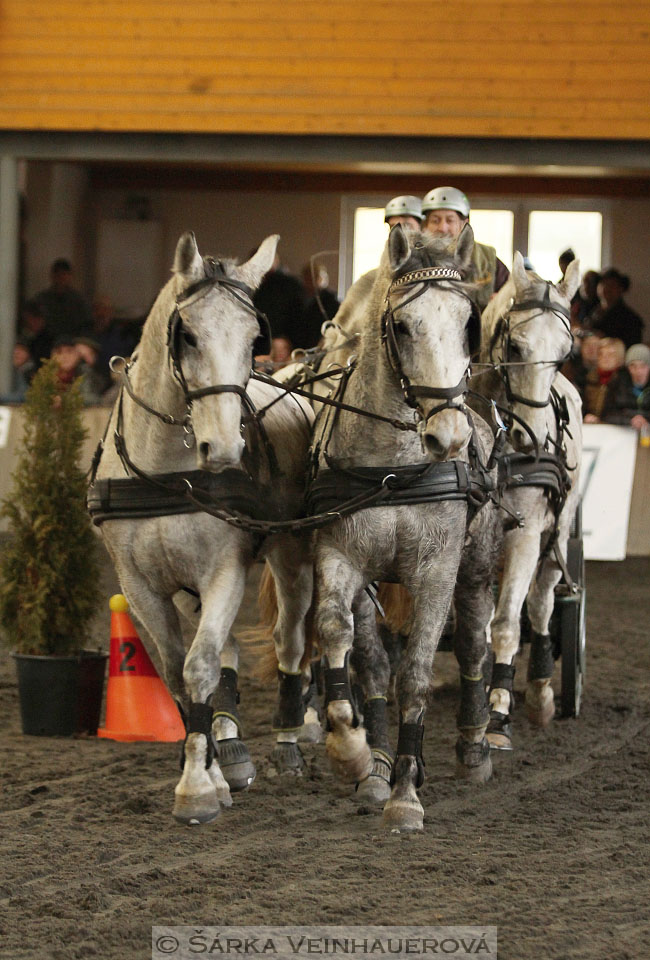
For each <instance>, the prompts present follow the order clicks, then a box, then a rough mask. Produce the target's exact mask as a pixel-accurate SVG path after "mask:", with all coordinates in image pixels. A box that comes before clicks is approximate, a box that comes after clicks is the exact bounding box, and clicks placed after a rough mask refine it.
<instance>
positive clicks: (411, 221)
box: [386, 217, 420, 230]
mask: <svg viewBox="0 0 650 960" xmlns="http://www.w3.org/2000/svg"><path fill="white" fill-rule="evenodd" d="M386 223H387V224H388V226H389V227H394V226H395V224H396V223H401V224H402V226H403V227H406V228H407V229H408V230H419V229H420V221H419V220H416V219H415V217H389V218H388V220H387V221H386Z"/></svg>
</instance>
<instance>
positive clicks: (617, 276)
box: [588, 267, 643, 347]
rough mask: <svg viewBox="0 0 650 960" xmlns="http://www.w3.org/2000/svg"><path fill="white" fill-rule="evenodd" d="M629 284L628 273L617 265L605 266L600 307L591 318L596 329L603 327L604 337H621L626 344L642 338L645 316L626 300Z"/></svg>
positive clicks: (639, 340)
mask: <svg viewBox="0 0 650 960" xmlns="http://www.w3.org/2000/svg"><path fill="white" fill-rule="evenodd" d="M629 288H630V278H629V277H626V276H625V274H623V273H620V272H619V271H618V270H616V269H615V267H610V268H609V270H605V272H604V273H603V275H602V277H601V279H600V283H599V284H598V299H599V301H600V308H599V309H597V310H596V311H594V312H593V313H592V314H591V315H590V317H589V318H588V324H589V326H590V327H591V328H592V329H593V330H600V332H601V333H602V335H603V336H604V337H614V338H617V339H619V340H622V341H623V343H624V344H625V346H626V347H631V346H633V344H635V343H640V342H641V341H642V340H643V320H642V319H641V317H640V316H639V314H638V313H636V312H635V311H634V310H632V308H631V307H628V305H627V304H626V302H625V300H623V294H624V293H626V292H627V291H628V290H629Z"/></svg>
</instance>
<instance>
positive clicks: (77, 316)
mask: <svg viewBox="0 0 650 960" xmlns="http://www.w3.org/2000/svg"><path fill="white" fill-rule="evenodd" d="M50 278H51V284H50V286H49V287H48V288H47V290H42V291H41V292H40V293H39V294H38V295H37V297H36V302H37V303H38V305H39V307H40V308H41V309H42V311H43V314H44V316H45V329H46V330H47V332H48V333H49V334H50V336H51V337H52V339H58V338H59V337H83V336H88V334H89V333H90V330H91V327H92V317H91V314H90V308H89V306H88V304H87V303H86V301H85V300H84V298H83V297H82V296H81V294H80V293H79V292H78V291H77V290H75V289H74V288H73V286H72V267H71V265H70V262H69V261H68V260H63V259H60V260H55V261H54V263H53V264H52V268H51V272H50Z"/></svg>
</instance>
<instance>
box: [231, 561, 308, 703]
mask: <svg viewBox="0 0 650 960" xmlns="http://www.w3.org/2000/svg"><path fill="white" fill-rule="evenodd" d="M257 607H258V611H259V623H258V624H257V626H256V627H253V628H252V629H251V630H247V631H245V635H244V636H243V638H242V639H243V640H244V642H246V643H248V642H251V643H254V644H255V645H256V646H257V656H256V662H255V665H254V667H253V673H254V675H255V677H257V679H258V680H261V681H262V682H263V683H268V684H271V683H273V681H274V680H276V678H277V676H278V658H277V656H276V653H275V643H274V642H273V631H274V629H275V625H276V624H277V622H278V614H279V611H278V594H277V591H276V589H275V580H274V579H273V574H272V573H271V568H270V566H269V565H268V563H267V564H265V565H264V570H263V572H262V577H261V579H260V586H259V590H258V593H257ZM316 647H317V643H316V630H315V626H314V599H313V596H312V602H311V605H310V607H309V610H308V611H307V615H306V617H305V650H304V653H303V655H302V659H301V661H300V669H301V670H303V671H306V670H307V668H308V667H309V664H310V663H311V661H312V658H313V652H314V649H315V648H316Z"/></svg>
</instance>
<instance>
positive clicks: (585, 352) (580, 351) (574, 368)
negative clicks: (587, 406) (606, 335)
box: [562, 330, 600, 404]
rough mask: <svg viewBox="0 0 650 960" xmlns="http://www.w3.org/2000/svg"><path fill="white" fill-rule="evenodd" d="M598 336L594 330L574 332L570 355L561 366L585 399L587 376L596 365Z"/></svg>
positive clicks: (583, 399)
mask: <svg viewBox="0 0 650 960" xmlns="http://www.w3.org/2000/svg"><path fill="white" fill-rule="evenodd" d="M599 343H600V336H599V334H597V333H596V332H595V331H594V330H585V331H582V332H579V333H577V334H576V338H575V340H574V343H573V348H572V350H571V356H570V357H569V359H568V360H567V362H566V363H565V364H564V366H563V367H562V373H563V374H564V376H565V377H566V378H567V380H570V381H571V383H572V384H573V385H574V386H575V388H576V390H577V391H578V393H579V394H580V397H581V399H582V402H583V404H584V401H585V387H586V386H587V377H588V375H589V373H590V372H591V371H592V370H596V367H597V366H598V346H599Z"/></svg>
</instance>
